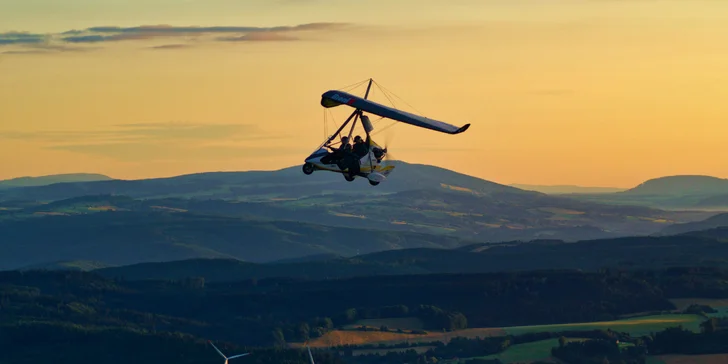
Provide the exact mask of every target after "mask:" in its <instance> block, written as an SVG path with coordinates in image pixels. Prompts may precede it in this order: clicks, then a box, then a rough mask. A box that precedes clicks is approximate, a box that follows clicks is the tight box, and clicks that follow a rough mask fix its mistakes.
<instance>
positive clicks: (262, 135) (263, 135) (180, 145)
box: [0, 122, 291, 161]
mask: <svg viewBox="0 0 728 364" xmlns="http://www.w3.org/2000/svg"><path fill="white" fill-rule="evenodd" d="M285 137H287V135H280V134H273V133H270V132H267V131H264V130H261V129H259V128H258V127H257V126H256V125H252V124H200V123H178V122H171V123H136V124H122V125H115V126H113V128H111V129H106V130H96V131H89V130H48V131H39V132H20V131H0V140H1V139H15V140H25V141H34V142H40V143H43V144H45V145H46V146H45V149H50V150H63V151H70V152H75V153H83V154H94V155H99V156H105V157H109V158H114V159H118V160H124V161H144V160H162V159H165V160H171V159H190V158H191V159H199V158H203V159H204V158H215V159H220V158H238V157H240V155H241V154H240V153H262V152H261V150H262V151H266V150H268V149H265V147H264V148H263V149H261V147H260V146H258V147H254V146H252V145H255V144H256V143H257V144H262V145H264V146H265V145H266V144H267V143H268V142H269V141H271V140H275V139H279V138H285ZM261 142H262V143H261ZM269 149H271V148H269ZM290 152H291V151H289V150H278V148H272V149H271V150H270V151H269V152H265V154H266V155H269V154H270V153H273V154H276V153H277V154H276V155H280V153H284V154H285V153H290Z"/></svg>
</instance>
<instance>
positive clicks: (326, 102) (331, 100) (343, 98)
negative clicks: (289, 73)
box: [321, 90, 470, 134]
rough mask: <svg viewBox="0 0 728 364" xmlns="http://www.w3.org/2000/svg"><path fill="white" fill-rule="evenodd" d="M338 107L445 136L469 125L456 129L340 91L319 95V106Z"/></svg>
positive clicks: (443, 123) (464, 129) (453, 126)
mask: <svg viewBox="0 0 728 364" xmlns="http://www.w3.org/2000/svg"><path fill="white" fill-rule="evenodd" d="M339 105H348V106H351V107H353V108H355V109H359V110H362V111H365V112H368V113H371V114H375V115H379V116H381V117H384V118H388V119H392V120H396V121H401V122H403V123H407V124H410V125H414V126H419V127H420V128H426V129H430V130H435V131H439V132H442V133H447V134H460V133H462V132H464V131H466V130H468V128H469V127H470V124H465V125H463V126H462V127H457V126H455V125H451V124H448V123H445V122H442V121H438V120H434V119H430V118H426V117H424V116H419V115H415V114H411V113H408V112H405V111H402V110H397V109H394V108H391V107H388V106H384V105H382V104H379V103H376V102H374V101H371V100H367V99H363V98H361V97H358V96H354V95H352V94H349V93H346V92H342V91H336V90H330V91H326V92H324V93H323V94H322V95H321V106H323V107H326V108H330V107H336V106H339Z"/></svg>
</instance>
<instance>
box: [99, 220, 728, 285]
mask: <svg viewBox="0 0 728 364" xmlns="http://www.w3.org/2000/svg"><path fill="white" fill-rule="evenodd" d="M726 237H728V233H726V232H725V231H723V233H722V234H720V233H719V232H704V233H703V234H700V233H697V232H696V233H691V234H689V235H679V236H661V237H630V238H618V239H602V240H589V241H582V242H577V243H564V242H562V241H550V240H545V241H532V242H525V243H524V242H511V243H502V244H475V245H468V246H463V247H460V248H456V249H431V248H414V249H397V250H389V251H383V252H376V253H371V254H362V255H358V256H354V257H350V258H344V257H331V258H330V259H326V258H324V257H312V258H311V260H307V259H303V261H299V262H290V263H289V262H281V263H276V264H255V263H249V262H242V261H239V260H235V259H190V260H182V261H175V262H159V263H140V264H134V265H128V266H121V267H107V268H101V269H98V270H96V272H97V273H99V274H101V275H104V276H107V277H123V278H125V279H133V280H136V279H182V278H185V277H193V276H194V277H204V278H205V279H206V280H207V281H210V282H221V281H235V280H240V279H252V278H257V279H262V278H270V277H298V278H306V279H326V278H347V277H357V276H377V275H403V274H404V275H408V274H430V273H487V272H516V271H524V270H532V269H582V270H586V271H598V270H600V269H603V268H621V269H628V270H635V269H660V268H665V267H674V266H684V265H689V266H715V267H727V268H728V244H726V243H725V242H724V240H723V239H725V238H726Z"/></svg>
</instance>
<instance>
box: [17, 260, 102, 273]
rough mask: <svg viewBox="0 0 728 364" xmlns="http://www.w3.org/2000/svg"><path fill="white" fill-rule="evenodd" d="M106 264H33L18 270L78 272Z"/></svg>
mask: <svg viewBox="0 0 728 364" xmlns="http://www.w3.org/2000/svg"><path fill="white" fill-rule="evenodd" d="M107 267H109V265H108V264H104V263H100V262H93V261H86V260H69V261H59V262H51V263H41V264H33V265H29V266H26V267H22V268H20V270H39V269H42V270H80V271H91V270H95V269H101V268H107Z"/></svg>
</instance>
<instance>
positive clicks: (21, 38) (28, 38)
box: [0, 32, 46, 45]
mask: <svg viewBox="0 0 728 364" xmlns="http://www.w3.org/2000/svg"><path fill="white" fill-rule="evenodd" d="M45 41H46V36H45V35H43V34H32V33H27V32H6V33H0V45H10V44H38V43H43V42H45Z"/></svg>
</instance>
